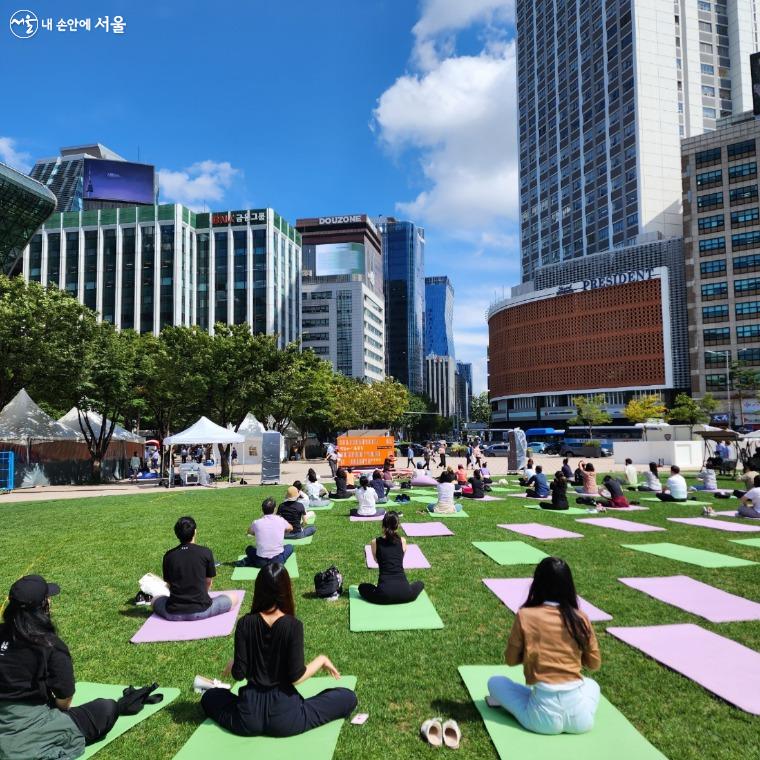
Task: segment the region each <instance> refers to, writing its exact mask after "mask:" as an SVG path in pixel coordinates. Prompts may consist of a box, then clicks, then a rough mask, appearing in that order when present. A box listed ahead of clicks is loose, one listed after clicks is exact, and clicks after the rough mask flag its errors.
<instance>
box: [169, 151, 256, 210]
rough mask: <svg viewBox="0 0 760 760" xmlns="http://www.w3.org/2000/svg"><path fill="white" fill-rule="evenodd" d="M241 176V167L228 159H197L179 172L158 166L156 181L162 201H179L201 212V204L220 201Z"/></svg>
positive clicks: (208, 204)
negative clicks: (197, 160) (237, 166)
mask: <svg viewBox="0 0 760 760" xmlns="http://www.w3.org/2000/svg"><path fill="white" fill-rule="evenodd" d="M240 176H242V172H241V170H240V169H236V168H235V167H233V166H232V164H230V162H229V161H211V160H206V161H199V162H198V163H195V164H193V165H192V166H189V167H187V168H186V169H181V170H180V171H172V170H171V169H160V170H159V172H158V181H159V186H160V193H161V200H162V201H163V202H167V201H168V202H171V203H182V204H184V205H185V206H188V207H189V208H191V209H193V210H195V211H200V210H202V209H203V207H204V205H206V206H210V205H212V204H215V203H219V202H220V201H221V200H222V199H223V198H224V195H225V193H226V191H227V190H228V189H229V188H230V187H231V186H232V184H233V182H234V181H235V180H236V179H237V178H238V177H240Z"/></svg>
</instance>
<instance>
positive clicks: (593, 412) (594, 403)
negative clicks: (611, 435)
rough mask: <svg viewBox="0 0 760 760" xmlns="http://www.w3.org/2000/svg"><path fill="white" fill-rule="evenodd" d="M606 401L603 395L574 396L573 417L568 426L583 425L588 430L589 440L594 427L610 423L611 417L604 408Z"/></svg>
mask: <svg viewBox="0 0 760 760" xmlns="http://www.w3.org/2000/svg"><path fill="white" fill-rule="evenodd" d="M605 404H606V399H605V397H604V394H603V393H599V394H597V395H596V396H575V397H574V398H573V405H574V406H575V416H573V417H572V418H570V419H569V420H568V423H569V424H570V425H585V426H586V427H587V428H588V437H589V440H591V439H592V438H593V437H594V435H593V433H594V427H595V426H597V425H608V424H609V423H610V422H612V415H611V414H610V413H609V412H608V411H607V410H606V409H605V408H604V407H605Z"/></svg>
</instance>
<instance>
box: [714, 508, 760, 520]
mask: <svg viewBox="0 0 760 760" xmlns="http://www.w3.org/2000/svg"><path fill="white" fill-rule="evenodd" d="M715 515H716V516H717V515H720V516H721V517H738V516H739V515H737V513H736V510H735V509H726V510H724V511H722V512H716V513H715ZM747 519H749V520H751V519H753V518H751V517H750V518H747Z"/></svg>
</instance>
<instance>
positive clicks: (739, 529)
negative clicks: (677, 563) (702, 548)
mask: <svg viewBox="0 0 760 760" xmlns="http://www.w3.org/2000/svg"><path fill="white" fill-rule="evenodd" d="M668 520H670V522H677V523H684V524H686V525H695V526H696V527H697V528H712V529H713V530H724V531H726V532H728V533H757V531H760V525H745V524H744V523H736V522H730V523H729V522H723V520H716V519H715V518H712V517H668Z"/></svg>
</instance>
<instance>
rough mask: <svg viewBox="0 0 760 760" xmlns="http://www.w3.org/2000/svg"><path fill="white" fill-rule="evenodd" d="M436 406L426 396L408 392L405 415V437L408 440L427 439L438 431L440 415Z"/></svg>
mask: <svg viewBox="0 0 760 760" xmlns="http://www.w3.org/2000/svg"><path fill="white" fill-rule="evenodd" d="M437 410H438V407H437V406H436V405H435V404H434V403H433V402H432V401H431V400H430V399H429V398H427V396H423V395H420V394H417V393H410V394H409V406H408V408H407V412H406V417H405V427H406V430H407V436H406V437H407V438H408V439H409V440H410V441H427V440H430V439H431V438H432V437H433V436H434V435H435V434H437V433H438V432H439V431H440V427H441V424H442V423H441V420H442V417H441V415H440V414H438V411H437Z"/></svg>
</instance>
